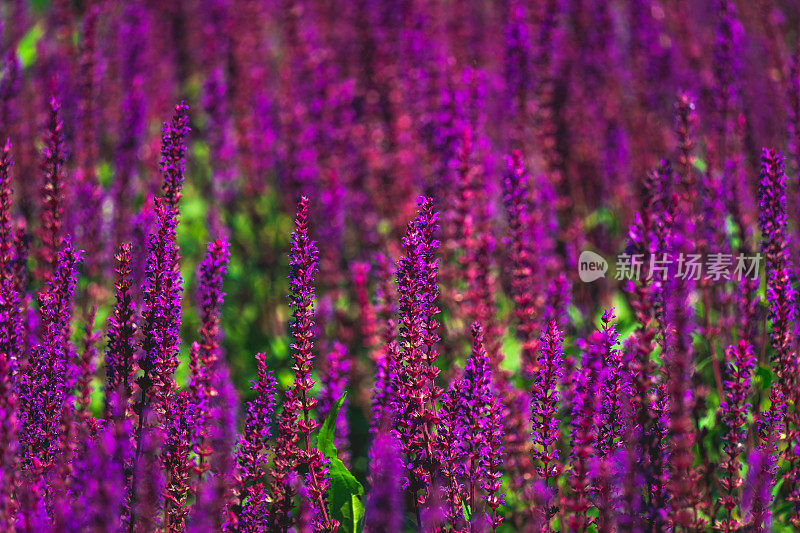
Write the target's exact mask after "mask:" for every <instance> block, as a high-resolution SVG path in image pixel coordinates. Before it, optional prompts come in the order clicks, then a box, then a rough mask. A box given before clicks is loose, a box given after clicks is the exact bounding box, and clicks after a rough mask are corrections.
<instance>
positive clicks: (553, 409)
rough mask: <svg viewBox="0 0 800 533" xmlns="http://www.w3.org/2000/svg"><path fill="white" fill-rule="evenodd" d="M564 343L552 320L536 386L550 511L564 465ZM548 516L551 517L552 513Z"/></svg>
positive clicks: (537, 449) (538, 441)
mask: <svg viewBox="0 0 800 533" xmlns="http://www.w3.org/2000/svg"><path fill="white" fill-rule="evenodd" d="M562 342H563V340H562V337H561V332H560V331H559V330H558V327H557V326H556V321H555V320H551V321H550V322H549V323H548V324H547V327H546V329H545V331H544V333H543V334H542V339H541V343H540V344H541V352H540V354H539V372H538V373H537V374H536V378H535V380H534V384H533V389H532V392H533V401H532V403H531V405H532V410H533V412H532V416H531V418H532V421H533V456H534V459H535V460H536V461H538V462H539V463H540V464H541V466H539V467H538V468H537V472H538V474H539V476H540V477H541V478H542V483H543V487H547V490H544V489H543V490H542V491H540V494H541V497H542V499H543V501H541V502H540V504H541V505H542V506H543V508H544V509H546V510H548V511H549V509H550V507H551V506H552V500H551V498H552V496H550V492H549V491H552V490H553V489H555V486H554V485H555V483H556V481H557V480H558V477H559V475H560V474H561V470H562V468H563V465H561V462H560V461H559V450H558V439H559V437H560V432H559V429H558V417H557V415H558V407H559V393H558V386H559V385H560V383H561V381H562V380H563V379H564V369H563V358H562V351H561V349H562V348H561V346H562ZM547 519H548V520H549V516H548V517H547Z"/></svg>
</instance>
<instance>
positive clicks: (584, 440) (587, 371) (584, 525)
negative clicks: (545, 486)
mask: <svg viewBox="0 0 800 533" xmlns="http://www.w3.org/2000/svg"><path fill="white" fill-rule="evenodd" d="M604 349H605V342H604V338H603V334H602V333H601V332H599V331H594V332H592V335H591V337H590V339H589V341H588V346H587V348H586V352H585V353H584V356H583V365H582V367H581V368H580V370H579V371H578V372H577V376H576V386H575V391H574V400H573V407H572V435H571V438H570V442H571V446H572V456H571V458H570V462H571V466H572V472H571V473H570V479H569V485H570V489H571V490H570V493H569V494H568V496H567V502H566V504H567V510H568V511H569V513H570V514H569V517H568V518H567V523H568V524H569V529H570V531H581V532H585V531H587V530H588V528H589V526H590V524H591V523H592V518H591V517H590V515H589V513H588V511H589V508H590V506H591V484H590V482H591V478H590V476H591V472H590V465H591V459H592V457H594V455H595V453H596V450H597V439H598V427H599V425H600V420H601V413H602V390H603V383H604V381H605V369H604V368H603V351H604Z"/></svg>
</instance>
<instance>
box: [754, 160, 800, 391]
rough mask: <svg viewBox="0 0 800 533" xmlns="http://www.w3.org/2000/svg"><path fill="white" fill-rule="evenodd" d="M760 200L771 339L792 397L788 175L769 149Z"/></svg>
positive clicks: (783, 381) (792, 311) (792, 302)
mask: <svg viewBox="0 0 800 533" xmlns="http://www.w3.org/2000/svg"><path fill="white" fill-rule="evenodd" d="M759 197H760V203H761V206H760V211H759V226H760V229H761V250H762V252H763V254H764V258H765V263H766V276H767V300H768V301H769V304H770V305H769V309H770V311H769V317H770V319H771V321H772V332H771V333H770V339H771V341H772V347H773V349H774V350H775V355H774V357H775V360H774V370H775V373H776V374H777V376H778V383H779V386H780V387H781V392H782V393H783V394H784V395H788V394H789V393H790V392H791V387H792V383H793V380H794V379H795V376H794V371H793V367H794V364H793V361H792V357H793V349H794V347H795V342H794V340H793V339H794V337H795V324H794V319H795V292H794V289H793V288H792V283H791V281H792V280H791V277H792V266H791V262H790V258H789V253H788V241H787V237H786V231H787V228H786V226H787V221H788V219H787V215H786V174H785V173H784V167H783V157H782V156H781V154H780V153H778V152H774V151H772V150H767V149H765V150H764V152H763V153H762V156H761V181H760V187H759Z"/></svg>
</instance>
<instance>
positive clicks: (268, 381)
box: [226, 353, 277, 532]
mask: <svg viewBox="0 0 800 533" xmlns="http://www.w3.org/2000/svg"><path fill="white" fill-rule="evenodd" d="M256 361H257V362H258V380H257V381H253V382H252V386H251V388H252V389H253V390H254V391H256V393H257V396H256V398H255V400H253V401H251V402H248V403H247V407H246V414H245V429H244V433H242V434H241V435H240V436H239V447H238V452H237V455H236V463H237V465H236V474H235V476H234V485H235V489H236V491H237V503H236V505H237V507H238V510H239V512H240V516H241V518H240V519H239V520H237V521H234V520H231V521H230V522H229V523H228V524H227V525H226V531H234V530H236V529H237V528H239V530H240V531H247V532H256V531H260V530H261V529H262V528H265V527H266V520H265V519H266V514H267V499H266V488H265V485H264V478H265V474H266V470H265V469H266V464H265V461H264V455H263V454H264V452H266V451H268V450H269V448H270V442H269V441H270V439H271V438H272V428H271V425H272V418H273V416H274V414H275V394H276V389H277V383H276V381H275V377H274V376H273V375H272V372H270V371H268V370H267V363H266V359H265V355H264V354H263V353H259V354H256Z"/></svg>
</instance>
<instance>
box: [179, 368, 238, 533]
mask: <svg viewBox="0 0 800 533" xmlns="http://www.w3.org/2000/svg"><path fill="white" fill-rule="evenodd" d="M213 385H214V389H215V390H216V391H217V395H216V396H215V397H214V398H213V399H212V402H211V411H210V412H209V421H210V422H211V425H210V428H209V435H208V442H209V445H210V448H211V455H210V456H209V457H208V466H209V469H208V471H207V472H206V473H205V475H204V477H203V478H202V480H201V482H200V487H199V488H198V489H197V501H196V503H195V505H194V508H193V515H192V516H191V519H190V522H189V529H192V530H195V531H221V530H222V528H223V525H225V524H228V523H229V522H230V519H231V509H230V504H231V502H232V501H233V496H234V493H233V489H234V487H233V475H234V473H235V469H236V462H235V460H234V455H233V449H234V445H235V444H236V412H237V405H238V398H237V397H236V391H235V390H234V388H233V384H232V383H231V381H230V378H229V377H228V370H227V367H226V366H224V365H221V366H220V368H219V369H218V370H217V372H216V373H215V374H214V383H213Z"/></svg>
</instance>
